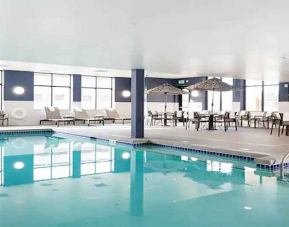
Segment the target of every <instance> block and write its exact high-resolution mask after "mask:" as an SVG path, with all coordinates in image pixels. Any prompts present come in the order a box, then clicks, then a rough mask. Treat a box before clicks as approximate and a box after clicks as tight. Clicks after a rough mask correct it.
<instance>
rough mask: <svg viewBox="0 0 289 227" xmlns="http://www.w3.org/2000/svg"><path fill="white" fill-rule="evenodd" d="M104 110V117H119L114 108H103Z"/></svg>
mask: <svg viewBox="0 0 289 227" xmlns="http://www.w3.org/2000/svg"><path fill="white" fill-rule="evenodd" d="M105 111H106V118H111V119H117V118H120V116H119V114H118V112H117V111H116V109H105Z"/></svg>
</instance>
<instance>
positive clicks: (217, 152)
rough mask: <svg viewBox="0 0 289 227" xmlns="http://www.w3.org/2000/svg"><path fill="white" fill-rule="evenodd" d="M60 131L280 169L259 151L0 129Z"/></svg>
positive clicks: (21, 132) (13, 131) (288, 163)
mask: <svg viewBox="0 0 289 227" xmlns="http://www.w3.org/2000/svg"><path fill="white" fill-rule="evenodd" d="M53 132H55V133H60V134H67V135H71V136H80V137H85V138H91V139H96V140H100V141H105V142H109V144H111V145H114V144H119V145H129V146H133V147H134V148H137V147H141V146H150V145H151V146H156V147H163V148H170V149H175V150H180V151H185V152H187V153H191V154H201V155H209V156H215V157H219V158H229V159H234V160H242V161H250V162H255V163H256V169H265V170H271V171H277V170H279V169H280V166H281V164H280V163H278V162H277V160H275V159H274V158H273V157H271V156H269V155H266V154H260V153H252V152H244V151H236V150H231V149H224V148H211V147H206V148H204V147H200V146H196V145H192V144H188V145H184V144H180V143H176V142H170V141H164V140H163V141H160V140H152V139H149V138H144V139H134V138H130V140H121V139H109V138H100V137H94V136H85V135H79V134H74V133H66V132H58V131H57V130H54V129H52V128H44V129H8V130H1V131H0V135H1V134H6V135H13V134H39V133H53ZM284 168H289V162H286V163H284Z"/></svg>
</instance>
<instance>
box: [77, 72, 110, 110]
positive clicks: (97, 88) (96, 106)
mask: <svg viewBox="0 0 289 227" xmlns="http://www.w3.org/2000/svg"><path fill="white" fill-rule="evenodd" d="M83 77H94V78H95V85H94V86H83V85H82V83H81V94H82V89H94V92H95V93H94V94H95V101H94V109H88V110H98V103H97V96H98V95H97V91H98V90H110V94H111V96H110V108H112V107H113V91H114V88H113V77H106V76H93V75H81V78H83ZM98 78H106V79H107V78H108V79H110V88H109V87H98ZM81 106H82V98H81Z"/></svg>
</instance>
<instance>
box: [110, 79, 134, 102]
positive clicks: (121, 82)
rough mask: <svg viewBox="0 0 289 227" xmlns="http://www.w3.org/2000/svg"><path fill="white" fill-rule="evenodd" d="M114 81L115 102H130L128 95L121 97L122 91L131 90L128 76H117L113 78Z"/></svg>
mask: <svg viewBox="0 0 289 227" xmlns="http://www.w3.org/2000/svg"><path fill="white" fill-rule="evenodd" d="M114 82H115V86H114V88H115V99H114V100H115V102H130V97H123V96H122V92H123V91H126V90H127V91H130V90H131V79H130V78H119V77H116V78H115V79H114Z"/></svg>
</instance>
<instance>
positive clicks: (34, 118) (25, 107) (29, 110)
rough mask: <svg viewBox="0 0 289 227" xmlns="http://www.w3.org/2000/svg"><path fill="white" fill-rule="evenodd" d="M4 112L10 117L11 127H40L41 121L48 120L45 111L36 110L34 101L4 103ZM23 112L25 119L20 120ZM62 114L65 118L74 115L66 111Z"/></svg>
mask: <svg viewBox="0 0 289 227" xmlns="http://www.w3.org/2000/svg"><path fill="white" fill-rule="evenodd" d="M4 110H5V113H7V114H8V115H9V125H11V126H17V125H39V121H40V120H42V119H45V118H46V115H45V111H44V110H34V102H33V101H4ZM17 110H18V111H17ZM22 111H23V112H24V114H23V118H22V117H21V118H20V119H18V118H17V115H18V116H19V114H20V112H22ZM17 113H18V114H17ZM61 114H62V115H63V116H64V115H71V114H72V113H71V111H69V110H65V111H61ZM15 115H16V116H15Z"/></svg>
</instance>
